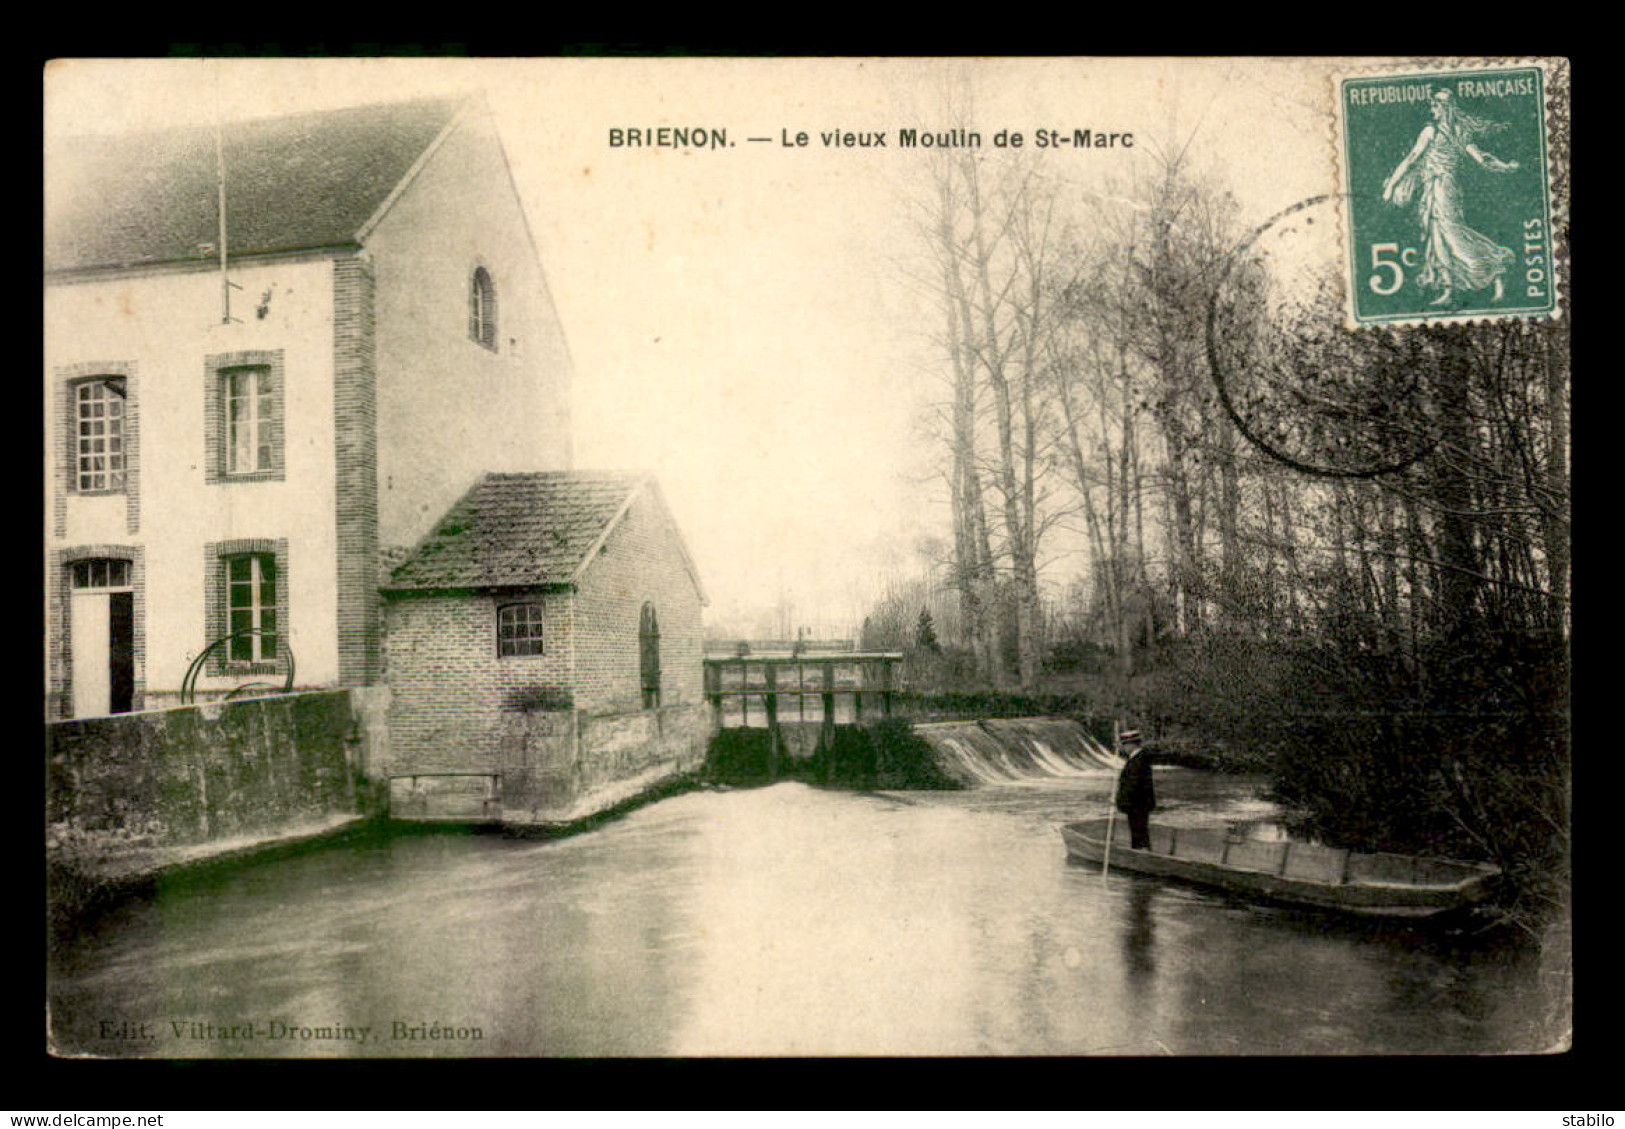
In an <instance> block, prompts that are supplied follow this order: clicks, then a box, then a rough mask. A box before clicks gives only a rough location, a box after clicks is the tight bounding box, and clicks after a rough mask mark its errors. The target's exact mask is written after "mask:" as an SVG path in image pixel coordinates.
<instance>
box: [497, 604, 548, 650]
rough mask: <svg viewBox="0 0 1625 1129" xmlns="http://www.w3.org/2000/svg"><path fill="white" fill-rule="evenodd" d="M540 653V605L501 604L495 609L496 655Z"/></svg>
mask: <svg viewBox="0 0 1625 1129" xmlns="http://www.w3.org/2000/svg"><path fill="white" fill-rule="evenodd" d="M541 653H542V605H541V604H537V603H529V604H503V605H502V606H501V607H499V608H497V655H498V656H499V657H502V658H507V657H509V656H514V655H539V654H541Z"/></svg>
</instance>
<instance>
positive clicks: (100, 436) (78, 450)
mask: <svg viewBox="0 0 1625 1129" xmlns="http://www.w3.org/2000/svg"><path fill="white" fill-rule="evenodd" d="M73 399H74V476H75V477H74V482H75V485H76V487H77V489H78V491H79V492H80V493H81V494H91V493H112V492H115V491H120V490H123V489H124V467H125V462H124V456H125V450H124V382H123V380H122V379H121V378H115V377H97V378H95V379H93V380H86V381H82V382H80V383H79V384H78V385H77V386H76V387H75V388H74V392H73Z"/></svg>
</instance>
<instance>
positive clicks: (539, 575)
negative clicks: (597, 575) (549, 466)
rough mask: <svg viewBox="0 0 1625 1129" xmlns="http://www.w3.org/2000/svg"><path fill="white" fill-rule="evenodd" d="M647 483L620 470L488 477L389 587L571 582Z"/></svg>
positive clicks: (404, 565)
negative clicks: (598, 541) (587, 557)
mask: <svg viewBox="0 0 1625 1129" xmlns="http://www.w3.org/2000/svg"><path fill="white" fill-rule="evenodd" d="M647 478H648V476H647V475H644V474H638V473H631V472H622V471H549V472H543V473H534V474H487V475H486V476H485V477H484V478H482V479H480V481H479V482H477V483H475V484H474V486H473V488H472V489H470V490H469V492H468V493H467V494H464V495H463V497H462V498H461V499H460V500H459V501H458V502H457V504H456V505H454V506H452V507H451V509H449V510H447V511H446V514H445V516H444V517H442V518H441V519H440V523H439V525H437V526H436V527H435V528H434V530H432V531H431V532H430V533H429V535H428V536H427V537H425V538H424V539H423V540H422V541H421V542H420V543H419V544H418V546H417V548H416V549H414V550H413V551H412V553H411V555H410V556H408V557H407V558H406V560H405V562H404V563H402V564H401V565H400V566H399V567H398V568H396V569H395V571H394V573H393V574H392V575H391V577H390V579H389V581H388V582H387V583H386V584H385V585H384V587H385V588H386V589H392V590H397V591H398V590H411V589H468V588H476V589H477V588H521V587H534V586H538V585H547V584H565V583H568V582H569V581H570V579H571V578H572V577H573V576H574V575H575V573H576V570H577V569H578V568H579V567H580V566H581V563H582V561H583V560H584V559H585V558H586V555H587V552H588V550H589V549H591V548H592V547H593V545H594V544H595V543H596V542H597V540H598V539H599V537H601V536H602V535H603V533H604V531H605V530H606V529H607V528H608V527H609V525H610V523H611V522H612V521H613V520H614V519H615V516H616V515H617V514H618V513H620V512H621V509H622V507H623V506H624V505H625V504H626V503H627V501H628V499H629V498H630V497H631V496H632V494H633V493H634V491H636V490H637V489H638V488H639V487H640V486H641V485H642V484H643V483H644V482H645V481H646V480H647Z"/></svg>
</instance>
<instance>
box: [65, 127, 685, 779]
mask: <svg viewBox="0 0 1625 1129" xmlns="http://www.w3.org/2000/svg"><path fill="white" fill-rule="evenodd" d="M46 173H47V188H48V191H47V224H46V296H45V314H46V318H45V322H46V330H45V380H46V389H45V392H46V395H45V404H46V417H47V418H46V420H45V435H46V443H45V457H46V460H47V467H46V483H47V499H46V501H47V505H46V510H45V517H46V589H47V590H46V593H45V595H46V603H47V607H46V612H47V615H46V620H47V639H46V651H47V653H46V682H45V691H46V713H47V716H48V718H52V719H58V718H73V717H86V716H96V715H105V714H111V713H121V712H129V711H139V710H150V709H155V708H162V707H166V706H171V705H176V704H179V703H180V702H181V700H182V694H183V690H186V689H195V694H196V697H197V698H198V699H199V700H207V699H210V698H220V697H224V696H227V695H233V694H237V695H241V694H244V693H247V694H256V693H265V692H270V691H278V690H281V689H284V688H288V687H290V686H291V687H293V688H301V689H315V688H322V689H331V688H340V687H367V686H378V685H386V686H388V688H389V689H388V692H387V693H388V696H389V702H390V704H389V707H388V716H389V719H390V730H391V737H392V740H391V745H392V752H391V756H392V758H394V759H393V762H392V767H391V774H392V775H397V776H398V775H401V774H403V773H407V772H408V771H410V770H412V769H414V768H418V767H421V768H423V769H424V770H425V771H428V770H430V769H434V770H436V771H444V772H452V771H467V772H470V773H478V772H489V773H491V774H493V775H495V774H498V773H500V771H501V769H500V765H499V762H500V761H501V759H502V758H503V757H504V756H510V757H511V756H514V755H518V753H516V749H519V748H520V746H522V745H524V738H523V737H516V736H515V734H517V733H520V732H521V731H522V730H524V728H525V726H526V725H530V726H532V728H534V727H535V726H537V725H540V724H542V723H541V722H539V721H537V720H536V718H537V717H539V716H541V715H552V716H553V718H554V721H552V722H548V724H549V725H553V726H554V728H557V725H556V724H554V722H556V721H557V718H558V717H560V716H568V717H570V718H571V719H572V720H571V722H570V728H571V729H572V730H573V731H574V732H575V734H576V736H575V737H574V738H573V740H574V741H575V742H576V744H577V746H580V741H581V738H580V733H581V732H582V731H583V728H584V726H585V727H587V728H590V727H591V725H590V723H591V721H592V719H595V718H597V719H603V718H612V717H620V716H623V715H625V716H626V717H627V719H628V720H626V721H625V722H624V724H623V726H622V728H623V729H624V728H625V726H627V725H630V726H632V728H633V729H635V730H637V729H638V726H639V725H643V724H645V720H644V715H648V718H649V719H652V720H648V721H647V724H648V725H649V726H651V727H652V728H650V729H649V732H650V733H653V734H656V735H657V736H658V735H659V734H663V733H665V732H666V731H667V730H673V729H675V730H681V731H682V732H683V734H684V738H683V739H684V741H686V742H689V743H692V741H693V740H695V739H696V738H695V736H694V734H695V733H696V732H697V729H696V728H695V727H696V726H698V725H699V722H698V721H696V720H694V719H692V718H689V716H688V713H687V712H686V711H690V710H692V711H693V713H694V717H695V718H698V717H699V716H701V715H702V714H703V706H702V704H701V703H702V701H703V698H702V687H701V682H702V676H701V643H700V608H701V605H702V604H703V602H704V595H703V592H702V589H701V587H700V584H699V579H698V575H697V573H696V572H695V570H694V566H693V563H692V561H691V560H690V558H689V555H688V553H687V551H686V549H685V548H684V547H683V543H682V538H681V535H680V534H679V532H678V531H677V528H676V526H675V524H674V522H673V521H672V518H671V514H670V512H669V510H668V509H667V507H666V504H665V502H664V501H663V499H662V497H661V493H660V490H659V488H658V486H656V484H655V483H654V482H653V481H652V480H651V479H650V478H649V477H648V476H646V475H639V474H609V473H593V472H577V471H575V470H573V467H572V452H571V420H570V386H571V379H572V373H571V361H570V355H569V351H568V349H567V347H566V344H565V338H564V332H563V329H562V327H561V325H560V323H559V318H558V315H557V313H556V311H555V308H554V305H553V301H552V298H551V296H550V294H549V291H548V286H547V281H546V279H545V277H544V275H543V270H542V265H541V262H540V259H539V256H538V254H537V250H536V245H535V242H534V240H533V238H532V235H531V232H530V229H529V226H528V224H527V221H526V218H525V213H524V210H523V207H522V205H521V202H520V199H519V197H518V194H517V192H516V189H515V186H514V182H513V178H512V176H511V174H510V172H509V168H508V162H507V158H506V156H505V154H504V152H503V148H502V144H501V141H500V139H499V137H498V135H497V131H496V128H495V125H494V123H493V121H492V118H491V115H490V113H489V110H488V109H487V108H486V106H485V105H484V104H483V102H482V101H481V100H479V99H466V100H465V99H444V100H425V101H416V102H406V103H398V104H393V105H380V106H367V107H360V108H353V109H345V110H338V111H332V112H325V113H316V114H306V115H301V116H296V117H283V118H276V119H268V120H260V121H250V122H242V123H235V124H227V125H224V126H222V127H219V128H218V129H216V128H214V127H204V128H190V129H174V130H167V131H163V132H156V133H149V134H144V135H139V136H118V137H92V138H82V139H78V140H74V141H71V142H67V143H64V144H62V145H60V146H58V147H57V148H55V149H53V150H52V151H51V152H49V153H48V156H47V166H46ZM189 671H190V672H191V673H192V680H193V686H192V687H188V686H187V685H185V684H186V683H187V679H188V672H189ZM673 711H684V712H682V714H681V717H682V724H677V723H676V721H674V720H673V719H675V718H677V717H678V716H679V715H678V713H674V712H673ZM527 719H528V720H527ZM691 722H692V724H691ZM544 728H545V726H544ZM638 731H639V732H641V731H642V730H638ZM550 732H551V730H550ZM504 734H506V735H507V736H506V737H504V736H503V735H504ZM622 736H623V737H624V734H622ZM504 741H506V744H504ZM516 741H518V742H519V744H518V745H516V744H515V742H516ZM504 750H506V752H504ZM555 751H556V750H555ZM580 754H581V748H580V747H577V748H576V749H575V752H574V753H572V754H571V755H572V756H575V757H579V756H580ZM524 755H525V756H526V758H527V762H526V763H527V764H528V765H530V768H529V769H527V771H530V772H531V773H532V775H533V776H535V774H536V773H537V772H539V771H540V769H538V768H537V767H536V765H537V764H539V763H540V762H541V761H544V760H546V759H547V758H546V757H545V756H543V757H540V760H538V758H537V757H536V756H531V754H530V753H528V752H527V753H525V754H524ZM538 755H539V754H538ZM560 755H562V754H560ZM566 759H568V758H566ZM532 762H534V763H532ZM550 763H552V765H553V767H552V768H551V769H549V771H555V772H565V771H567V770H566V768H561V767H560V765H561V764H563V763H564V762H563V761H560V760H559V759H558V757H554V760H553V762H550ZM634 767H635V766H634ZM623 769H626V766H624V765H623ZM569 771H575V772H576V775H577V776H578V777H579V776H580V775H581V770H580V769H579V768H578V769H575V770H569ZM578 783H579V781H578ZM531 791H532V795H531V801H532V806H533V807H535V806H536V804H537V803H541V801H539V800H536V795H539V794H540V793H536V790H535V789H532V790H531ZM542 791H543V792H545V791H546V789H543V790H542ZM563 795H564V793H562V792H560V793H558V795H557V796H555V797H554V798H555V800H559V802H562V799H560V797H562V796H563ZM542 806H546V805H545V804H543V805H542Z"/></svg>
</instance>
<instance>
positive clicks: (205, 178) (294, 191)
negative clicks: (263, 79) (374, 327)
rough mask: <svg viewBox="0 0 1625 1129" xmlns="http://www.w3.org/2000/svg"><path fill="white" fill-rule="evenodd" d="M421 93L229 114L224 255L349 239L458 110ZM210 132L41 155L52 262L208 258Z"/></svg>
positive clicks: (180, 132)
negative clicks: (376, 102)
mask: <svg viewBox="0 0 1625 1129" xmlns="http://www.w3.org/2000/svg"><path fill="white" fill-rule="evenodd" d="M462 104H463V103H462V102H461V101H459V100H456V99H430V100H424V101H417V102H400V103H395V104H391V105H381V106H359V107H354V108H351V109H345V110H332V111H327V112H325V113H316V114H301V115H298V116H296V117H285V118H272V119H266V120H262V121H251V122H236V123H230V124H227V125H226V126H225V127H224V129H223V130H222V131H221V133H222V142H223V146H222V147H223V149H224V153H225V164H226V216H227V221H228V223H227V230H226V245H227V251H228V253H230V254H231V255H249V254H256V253H264V252H271V251H294V250H305V249H309V248H315V247H331V246H341V245H343V244H346V243H351V242H354V241H355V239H356V236H357V234H358V232H359V231H360V229H361V227H362V225H363V224H365V223H366V222H367V220H368V219H370V218H371V217H372V214H373V213H374V212H375V211H377V210H378V207H379V205H381V204H382V203H383V202H384V201H385V200H386V199H387V198H388V197H389V194H390V193H391V192H392V191H394V189H395V187H396V185H398V184H400V183H401V181H402V180H403V179H405V177H406V174H407V172H408V171H409V170H410V169H411V168H412V165H413V164H414V163H415V162H416V161H417V159H418V158H419V157H420V156H422V155H423V153H424V151H425V150H426V149H428V147H429V145H430V143H431V142H433V141H434V139H435V138H436V137H437V136H438V135H439V134H440V131H441V130H442V129H444V128H445V127H446V125H447V124H448V123H449V122H450V121H451V120H452V118H453V117H454V116H455V115H456V113H457V111H458V109H459V108H460V107H461V106H462ZM216 169H217V163H216V157H215V131H214V129H213V128H212V127H203V128H195V127H194V128H184V129H169V130H162V131H159V132H154V133H143V134H134V135H128V136H120V137H86V138H75V139H72V140H69V141H65V142H63V143H61V145H59V146H55V147H53V148H52V150H51V152H50V153H49V155H48V157H47V161H46V177H47V184H48V187H49V191H48V193H47V197H46V231H45V266H46V269H47V270H50V271H65V270H85V269H91V268H96V267H116V266H136V265H141V264H148V263H162V262H175V261H185V260H198V259H206V258H207V257H208V255H207V254H204V253H202V252H200V251H199V245H201V244H211V245H216V244H218V243H219V240H220V227H219V192H218V179H217V175H216Z"/></svg>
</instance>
